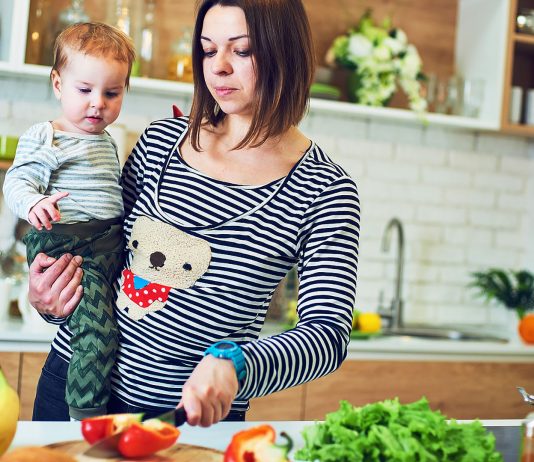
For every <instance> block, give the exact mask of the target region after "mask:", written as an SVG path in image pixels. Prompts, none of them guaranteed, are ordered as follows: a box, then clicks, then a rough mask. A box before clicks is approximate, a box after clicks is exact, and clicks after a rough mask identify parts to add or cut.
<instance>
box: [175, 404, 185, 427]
mask: <svg viewBox="0 0 534 462" xmlns="http://www.w3.org/2000/svg"><path fill="white" fill-rule="evenodd" d="M186 422H187V413H186V412H185V408H184V407H179V408H177V409H176V410H175V411H174V426H175V427H179V426H180V425H183V424H184V423H186Z"/></svg>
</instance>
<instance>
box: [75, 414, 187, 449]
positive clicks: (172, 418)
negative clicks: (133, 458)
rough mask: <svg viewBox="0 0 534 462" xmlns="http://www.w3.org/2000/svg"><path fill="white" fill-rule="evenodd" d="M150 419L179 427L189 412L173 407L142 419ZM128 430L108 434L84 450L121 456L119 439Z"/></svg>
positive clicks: (185, 420)
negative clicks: (170, 409)
mask: <svg viewBox="0 0 534 462" xmlns="http://www.w3.org/2000/svg"><path fill="white" fill-rule="evenodd" d="M149 419H157V420H161V421H163V422H166V423H169V424H171V425H174V426H175V427H179V426H180V425H183V424H184V423H185V422H187V414H186V412H185V409H184V408H183V407H179V408H176V409H173V410H172V411H168V412H164V413H163V414H160V415H158V416H156V417H143V418H142V419H141V421H145V420H149ZM126 430H127V428H125V429H124V430H122V431H120V432H119V433H115V434H114V435H111V436H108V437H107V438H104V439H103V440H100V441H97V442H96V443H95V444H93V445H92V446H91V447H90V448H89V449H87V451H85V452H84V455H86V456H89V457H100V458H107V457H113V456H119V455H120V453H119V450H118V446H119V440H120V438H121V436H122V434H123V433H124V432H125V431H126Z"/></svg>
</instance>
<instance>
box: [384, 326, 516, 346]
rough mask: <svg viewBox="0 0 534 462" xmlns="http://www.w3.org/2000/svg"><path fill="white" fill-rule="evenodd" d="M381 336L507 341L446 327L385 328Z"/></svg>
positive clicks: (471, 331)
mask: <svg viewBox="0 0 534 462" xmlns="http://www.w3.org/2000/svg"><path fill="white" fill-rule="evenodd" d="M382 334H383V335H387V336H408V337H422V338H431V339H442V340H460V341H478V342H498V343H508V339H507V338H504V337H500V336H499V335H496V334H493V333H485V332H480V331H474V330H465V329H457V328H448V327H446V328H445V327H429V326H403V327H397V328H387V327H386V328H385V329H383V330H382Z"/></svg>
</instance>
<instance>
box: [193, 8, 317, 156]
mask: <svg viewBox="0 0 534 462" xmlns="http://www.w3.org/2000/svg"><path fill="white" fill-rule="evenodd" d="M215 5H220V6H235V7H238V8H241V9H242V10H243V12H244V13H245V19H246V22H247V26H248V34H249V41H250V51H251V54H252V57H253V62H254V69H255V73H256V90H255V92H256V95H255V104H254V109H253V117H252V123H251V125H250V129H249V131H248V133H247V134H246V135H245V136H244V138H243V139H242V140H241V141H240V142H239V144H238V145H237V146H235V148H234V149H241V148H243V147H245V146H252V147H257V146H260V145H261V144H262V143H264V142H265V141H266V140H267V139H268V138H270V137H275V136H279V135H282V134H283V133H284V132H286V131H287V130H288V129H289V128H290V127H291V126H296V125H298V123H299V122H300V121H301V120H302V118H303V117H304V114H305V112H306V110H307V107H308V101H309V90H310V86H311V84H312V82H313V75H314V70H315V53H314V49H313V42H312V36H311V30H310V25H309V22H308V17H307V16H306V12H305V10H304V6H303V4H302V0H200V1H199V2H198V4H197V16H196V23H195V29H194V33H193V76H194V77H193V78H194V84H195V90H194V94H193V103H192V107H191V116H190V119H189V124H190V129H191V143H192V146H193V148H194V149H195V150H196V151H200V150H201V146H200V130H201V127H202V124H203V123H206V122H207V123H208V124H210V125H212V126H217V125H218V124H219V123H220V122H221V121H222V120H223V119H224V118H225V116H226V114H224V112H222V111H221V110H220V108H219V106H218V105H217V103H216V101H215V99H214V98H213V97H212V96H211V94H210V92H209V90H208V88H207V86H206V82H205V79H204V71H203V66H202V63H203V58H204V52H203V49H202V45H201V43H200V36H201V33H202V27H203V24H204V17H205V16H206V13H207V12H208V10H209V9H210V8H212V7H213V6H215Z"/></svg>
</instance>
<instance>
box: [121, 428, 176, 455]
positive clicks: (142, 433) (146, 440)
mask: <svg viewBox="0 0 534 462" xmlns="http://www.w3.org/2000/svg"><path fill="white" fill-rule="evenodd" d="M178 436H180V430H178V429H177V428H176V427H175V426H174V425H171V424H168V423H166V422H162V421H161V420H158V419H150V420H147V421H145V422H143V423H139V422H134V423H133V424H132V425H131V426H130V427H129V428H127V429H126V430H125V431H124V433H123V434H122V435H121V437H120V439H119V446H118V449H119V452H120V453H121V454H122V455H123V456H124V457H146V456H149V455H151V454H154V453H155V452H157V451H161V450H162V449H167V448H170V447H171V446H172V445H173V444H174V443H175V442H176V440H177V439H178Z"/></svg>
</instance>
